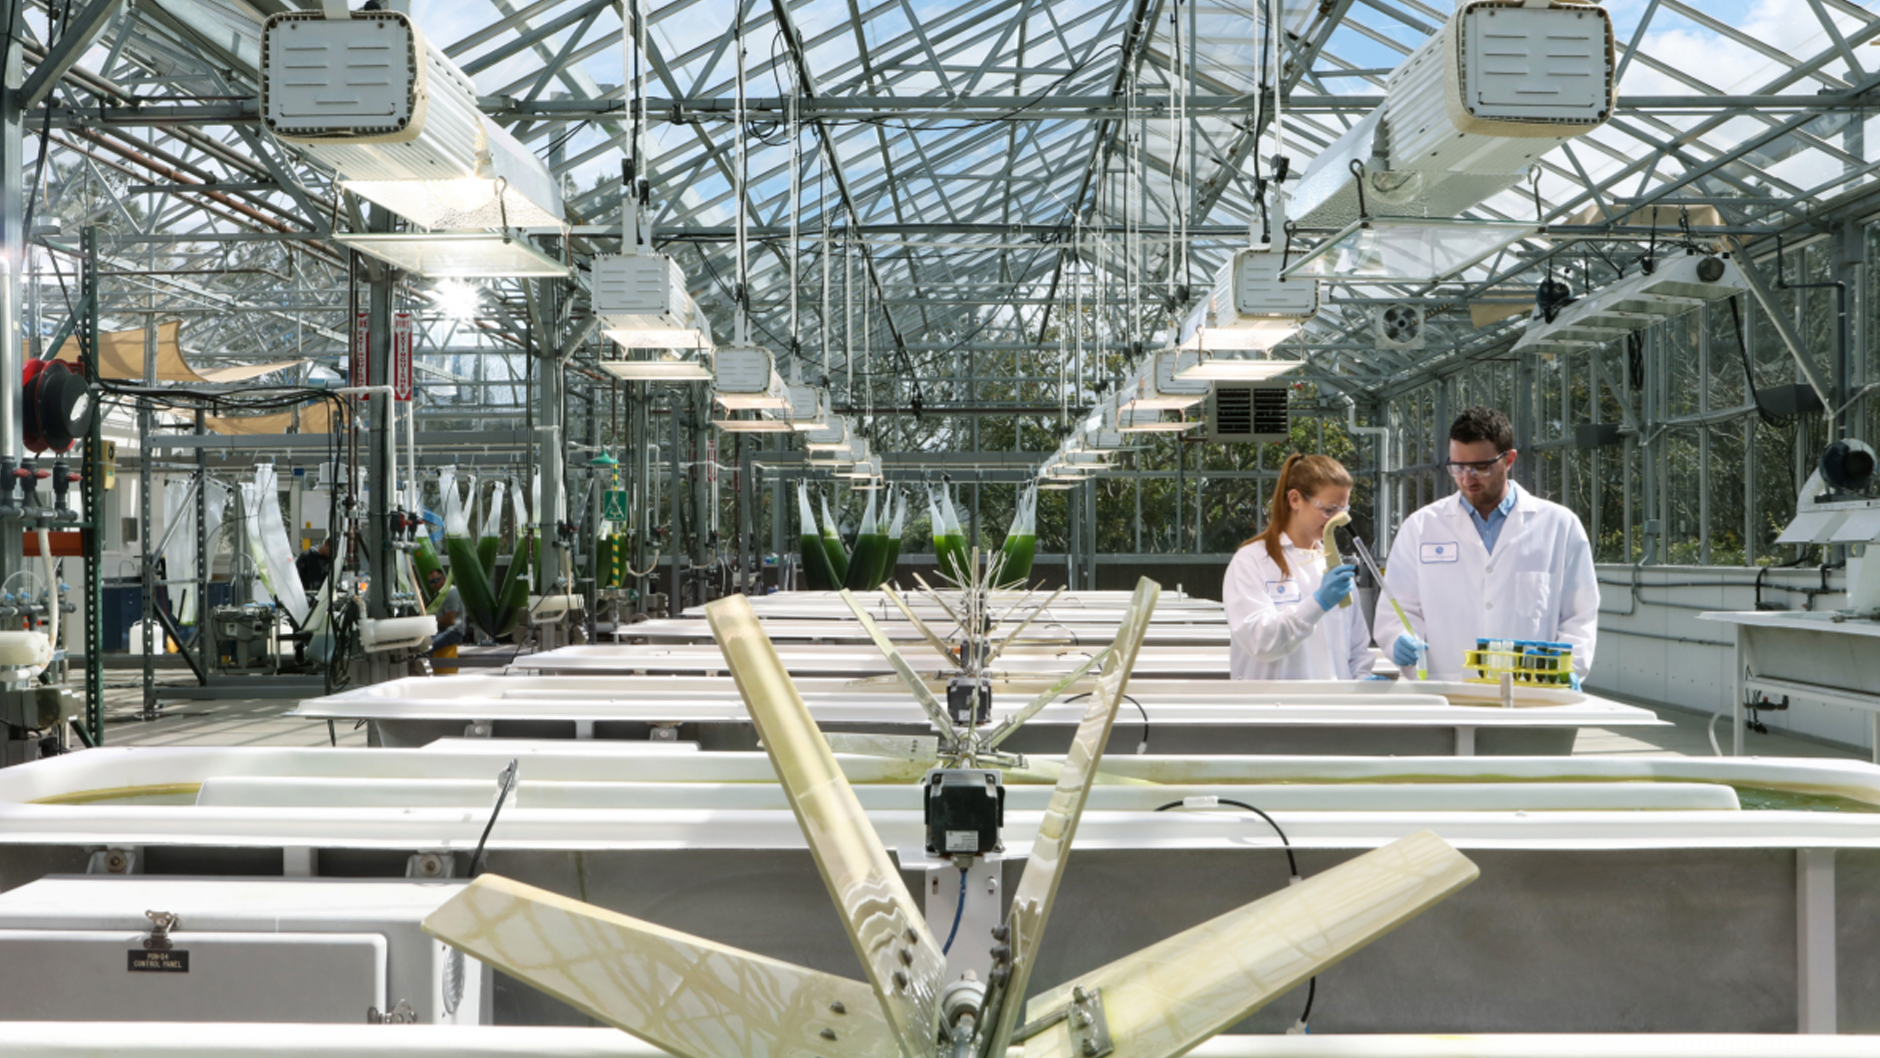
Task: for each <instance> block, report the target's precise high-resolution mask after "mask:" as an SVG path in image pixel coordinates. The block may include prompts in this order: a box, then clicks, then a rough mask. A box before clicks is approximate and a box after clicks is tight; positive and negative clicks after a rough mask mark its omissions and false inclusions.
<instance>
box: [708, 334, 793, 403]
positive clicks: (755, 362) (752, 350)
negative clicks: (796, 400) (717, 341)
mask: <svg viewBox="0 0 1880 1058" xmlns="http://www.w3.org/2000/svg"><path fill="white" fill-rule="evenodd" d="M712 359H713V365H712V398H713V399H714V400H716V401H717V402H718V403H719V405H720V406H722V407H723V408H724V409H725V410H727V411H784V410H786V409H788V408H789V407H790V396H789V391H788V390H787V389H785V387H784V384H783V378H782V377H781V376H779V375H778V374H777V368H776V359H775V358H774V357H772V356H771V355H770V350H768V349H765V348H762V347H761V346H755V345H731V346H726V347H725V348H723V349H720V350H718V352H717V355H715V356H714V357H713V358H712Z"/></svg>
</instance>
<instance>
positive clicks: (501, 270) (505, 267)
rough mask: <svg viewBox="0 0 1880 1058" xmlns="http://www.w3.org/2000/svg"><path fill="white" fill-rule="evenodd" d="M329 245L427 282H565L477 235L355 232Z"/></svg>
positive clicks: (540, 256) (513, 247) (519, 245)
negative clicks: (377, 261) (449, 280)
mask: <svg viewBox="0 0 1880 1058" xmlns="http://www.w3.org/2000/svg"><path fill="white" fill-rule="evenodd" d="M333 241H334V242H337V243H339V244H340V245H341V246H347V247H350V248H352V249H354V250H358V251H359V252H360V253H362V254H365V255H366V256H368V257H376V258H378V259H379V260H381V261H384V262H385V263H386V264H389V265H391V266H392V267H394V268H397V269H399V270H400V271H405V272H411V273H413V274H414V275H421V276H429V277H430V278H432V279H564V278H566V277H567V276H568V266H567V265H564V264H562V263H561V262H559V261H557V260H555V259H554V258H552V257H550V256H548V255H547V254H545V253H543V252H542V251H540V250H538V249H536V248H535V247H533V246H531V245H529V243H528V240H526V239H505V238H504V237H502V236H501V235H496V234H493V233H489V232H480V231H428V232H427V231H410V232H358V233H352V234H336V235H334V236H333Z"/></svg>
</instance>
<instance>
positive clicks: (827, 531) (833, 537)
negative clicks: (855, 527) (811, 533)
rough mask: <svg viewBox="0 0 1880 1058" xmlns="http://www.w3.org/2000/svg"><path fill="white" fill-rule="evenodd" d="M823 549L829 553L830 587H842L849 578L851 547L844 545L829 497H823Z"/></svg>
mask: <svg viewBox="0 0 1880 1058" xmlns="http://www.w3.org/2000/svg"><path fill="white" fill-rule="evenodd" d="M822 515H823V520H822V540H823V550H824V551H825V552H827V553H828V555H829V578H830V587H832V588H840V587H841V586H842V584H843V582H844V581H847V580H848V579H849V549H848V548H846V547H843V546H842V532H841V531H840V530H838V529H837V528H836V520H835V518H834V517H833V516H831V515H830V513H829V497H827V496H824V497H823V498H822Z"/></svg>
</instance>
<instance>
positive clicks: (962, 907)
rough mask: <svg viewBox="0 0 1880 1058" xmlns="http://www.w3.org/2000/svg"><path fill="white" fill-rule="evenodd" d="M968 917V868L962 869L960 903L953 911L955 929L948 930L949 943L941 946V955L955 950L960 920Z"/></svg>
mask: <svg viewBox="0 0 1880 1058" xmlns="http://www.w3.org/2000/svg"><path fill="white" fill-rule="evenodd" d="M965 917H966V868H965V867H961V868H960V902H959V904H958V906H956V907H955V908H954V909H953V928H952V929H950V930H947V942H946V943H945V944H942V945H941V946H940V954H942V955H945V954H947V953H948V952H950V951H952V950H953V938H954V937H957V936H959V934H960V920H961V919H963V918H965Z"/></svg>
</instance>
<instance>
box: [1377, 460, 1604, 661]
mask: <svg viewBox="0 0 1880 1058" xmlns="http://www.w3.org/2000/svg"><path fill="white" fill-rule="evenodd" d="M1508 487H1509V488H1511V489H1514V490H1515V503H1514V509H1513V510H1511V511H1509V512H1508V520H1507V521H1506V522H1505V523H1503V524H1502V527H1501V536H1500V538H1499V539H1497V540H1496V541H1495V553H1494V554H1492V555H1491V554H1489V552H1488V549H1487V548H1485V547H1483V546H1482V537H1481V535H1480V534H1479V533H1477V532H1476V529H1475V522H1474V519H1473V518H1472V517H1471V516H1470V514H1469V511H1468V510H1466V509H1465V508H1464V506H1463V503H1464V501H1463V500H1462V499H1461V498H1460V497H1458V496H1456V495H1453V494H1452V495H1449V496H1445V497H1443V498H1442V499H1440V500H1437V501H1436V502H1435V503H1432V504H1430V505H1429V506H1427V507H1424V508H1423V509H1422V510H1419V511H1417V512H1416V513H1414V514H1412V515H1411V516H1410V517H1409V518H1407V519H1405V520H1404V523H1403V528H1402V529H1400V530H1398V531H1397V539H1396V540H1395V541H1394V542H1392V544H1391V548H1390V559H1389V561H1388V563H1387V564H1386V565H1387V568H1386V570H1385V572H1384V580H1385V582H1386V583H1387V584H1388V585H1389V586H1390V590H1391V591H1392V592H1393V593H1395V594H1396V596H1397V602H1398V603H1399V604H1401V605H1402V606H1403V610H1404V615H1405V616H1406V617H1408V618H1409V619H1410V624H1411V626H1412V627H1411V628H1410V629H1409V631H1410V632H1411V633H1412V634H1414V635H1415V636H1417V637H1418V638H1419V639H1422V640H1423V641H1424V642H1426V643H1428V644H1429V645H1430V649H1429V656H1428V659H1427V660H1428V664H1429V674H1430V678H1431V679H1437V680H1459V679H1461V678H1462V660H1463V655H1464V653H1465V652H1466V651H1469V650H1473V649H1474V648H1475V641H1476V640H1477V639H1479V638H1484V637H1486V638H1494V639H1534V640H1542V641H1546V642H1554V643H1570V644H1572V646H1573V670H1574V671H1575V672H1577V673H1579V675H1580V677H1581V678H1582V679H1584V678H1585V676H1586V674H1587V672H1589V671H1591V669H1592V667H1593V644H1594V640H1595V638H1596V636H1597V635H1598V625H1599V580H1598V577H1597V575H1596V574H1595V572H1594V570H1593V549H1592V547H1591V546H1590V545H1589V544H1588V543H1587V540H1586V530H1585V528H1584V527H1582V526H1581V525H1580V519H1579V516H1578V515H1575V514H1574V513H1573V512H1572V511H1570V510H1568V509H1566V508H1565V507H1562V506H1560V505H1559V504H1557V503H1549V502H1548V501H1546V500H1543V499H1541V498H1540V497H1538V496H1536V495H1534V494H1533V493H1531V492H1528V491H1526V490H1525V489H1522V488H1521V487H1520V486H1519V485H1516V484H1515V483H1514V482H1512V481H1511V482H1509V483H1508ZM1376 620H1377V642H1378V644H1379V645H1380V646H1382V647H1383V648H1384V650H1385V652H1386V653H1388V652H1389V651H1390V649H1391V645H1392V644H1393V643H1395V642H1396V641H1397V636H1398V634H1399V633H1401V632H1403V631H1404V630H1405V629H1404V627H1403V624H1402V622H1400V621H1398V620H1397V615H1396V614H1395V613H1393V612H1392V611H1391V608H1390V604H1389V603H1387V602H1385V601H1384V600H1383V599H1382V598H1379V599H1378V603H1377V617H1376Z"/></svg>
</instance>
